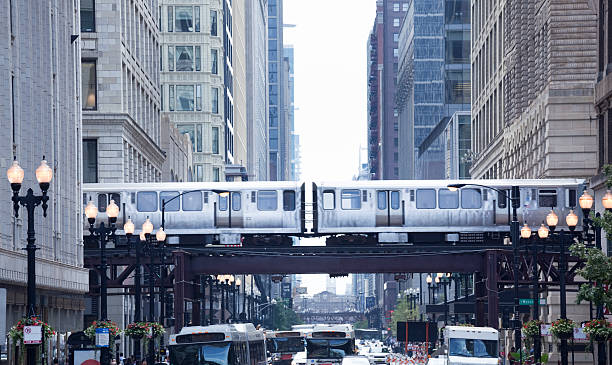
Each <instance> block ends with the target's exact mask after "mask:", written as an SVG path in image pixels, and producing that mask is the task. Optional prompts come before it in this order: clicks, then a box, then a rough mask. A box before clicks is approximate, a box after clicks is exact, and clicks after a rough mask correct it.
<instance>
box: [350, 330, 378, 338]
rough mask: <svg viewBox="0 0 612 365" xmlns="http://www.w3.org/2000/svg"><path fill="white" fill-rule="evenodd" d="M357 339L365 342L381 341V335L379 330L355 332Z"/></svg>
mask: <svg viewBox="0 0 612 365" xmlns="http://www.w3.org/2000/svg"><path fill="white" fill-rule="evenodd" d="M355 338H357V339H363V340H380V333H379V332H378V331H377V330H360V329H356V330H355Z"/></svg>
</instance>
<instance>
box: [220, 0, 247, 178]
mask: <svg viewBox="0 0 612 365" xmlns="http://www.w3.org/2000/svg"><path fill="white" fill-rule="evenodd" d="M246 10H247V9H246V0H237V1H232V23H231V26H232V41H233V47H232V71H233V75H234V77H233V84H234V86H233V93H232V96H233V101H234V121H233V122H234V124H233V125H234V153H233V156H234V161H233V163H232V164H231V165H227V166H226V168H225V177H226V180H227V181H242V180H247V179H248V171H247V170H246V167H247V142H248V137H247V97H249V95H248V94H247V81H246V77H247V76H246V41H247V38H246V16H247V14H246Z"/></svg>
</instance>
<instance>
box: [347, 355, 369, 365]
mask: <svg viewBox="0 0 612 365" xmlns="http://www.w3.org/2000/svg"><path fill="white" fill-rule="evenodd" d="M342 365H371V363H370V359H368V358H367V357H366V356H345V357H344V358H342Z"/></svg>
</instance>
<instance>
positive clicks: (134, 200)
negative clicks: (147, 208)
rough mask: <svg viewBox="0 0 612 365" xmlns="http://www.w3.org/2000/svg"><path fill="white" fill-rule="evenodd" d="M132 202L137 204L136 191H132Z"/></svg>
mask: <svg viewBox="0 0 612 365" xmlns="http://www.w3.org/2000/svg"><path fill="white" fill-rule="evenodd" d="M130 203H132V204H136V193H130Z"/></svg>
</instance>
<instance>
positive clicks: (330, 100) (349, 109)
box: [283, 0, 376, 295]
mask: <svg viewBox="0 0 612 365" xmlns="http://www.w3.org/2000/svg"><path fill="white" fill-rule="evenodd" d="M283 6H284V12H283V15H284V23H285V24H292V25H295V27H286V28H285V30H284V34H283V37H284V43H285V45H289V44H290V45H293V46H294V48H295V51H294V52H295V65H294V77H295V107H296V109H297V110H296V111H295V129H296V132H297V133H298V134H299V135H300V142H301V152H302V180H306V181H321V180H327V181H329V180H345V181H346V180H351V179H352V177H353V176H354V175H356V174H357V173H358V169H359V147H360V146H364V147H365V146H366V123H367V105H366V100H367V99H366V98H367V96H366V94H367V84H366V82H367V64H366V63H367V39H368V35H369V33H370V31H371V30H372V26H373V25H374V23H373V22H374V18H375V16H376V0H284V1H283ZM326 276H327V275H306V276H303V281H304V283H305V284H306V286H308V293H309V294H311V295H312V294H314V293H317V292H320V291H323V290H325V278H326ZM347 281H348V280H347V279H346V278H343V279H338V281H337V287H338V292H339V293H343V292H344V290H343V286H344V285H345V284H346V282H347Z"/></svg>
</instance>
